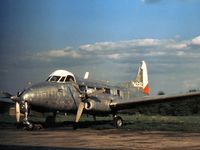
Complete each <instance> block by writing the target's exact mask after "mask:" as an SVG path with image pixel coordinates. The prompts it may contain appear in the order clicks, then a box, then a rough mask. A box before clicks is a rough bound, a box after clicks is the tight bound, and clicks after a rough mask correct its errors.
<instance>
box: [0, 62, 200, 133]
mask: <svg viewBox="0 0 200 150" xmlns="http://www.w3.org/2000/svg"><path fill="white" fill-rule="evenodd" d="M88 78H89V72H86V74H85V77H84V78H80V77H77V76H75V75H74V74H73V73H71V72H69V71H67V70H56V71H54V72H53V73H51V74H50V75H49V77H48V78H47V80H46V81H45V82H42V83H38V84H35V85H32V86H30V87H28V88H26V89H25V90H24V91H22V92H19V93H18V94H17V95H12V94H10V93H7V92H1V93H0V94H1V97H2V98H9V99H11V100H12V101H13V102H14V103H15V115H16V121H17V122H18V123H19V122H20V121H21V120H20V114H21V113H23V114H24V119H23V120H22V123H23V125H24V126H25V127H26V128H28V129H33V126H34V125H33V123H31V122H30V121H29V112H30V110H34V111H37V112H41V113H45V112H53V114H54V115H53V116H50V117H47V118H46V122H50V121H55V117H56V114H57V112H64V113H73V114H75V119H74V120H75V123H74V128H77V125H78V123H79V121H80V118H81V116H82V114H83V113H85V114H89V115H93V116H108V115H112V116H113V123H114V126H115V127H116V128H119V127H121V126H122V125H123V119H122V118H121V117H120V116H119V115H118V112H119V111H120V110H124V109H130V108H134V107H137V106H139V105H146V104H152V103H160V102H169V101H177V100H182V99H185V98H188V97H189V98H190V97H191V98H194V97H199V96H200V92H192V93H186V94H177V95H171V96H166V95H161V96H149V82H148V73H147V66H146V63H145V61H142V62H141V65H140V66H139V68H138V72H137V74H136V77H135V79H134V80H133V81H130V82H126V83H124V84H121V85H120V86H110V85H108V84H105V83H103V82H97V81H93V80H90V79H88Z"/></svg>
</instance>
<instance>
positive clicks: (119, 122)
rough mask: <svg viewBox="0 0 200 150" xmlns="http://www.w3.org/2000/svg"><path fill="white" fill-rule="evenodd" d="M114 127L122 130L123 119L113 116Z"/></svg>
mask: <svg viewBox="0 0 200 150" xmlns="http://www.w3.org/2000/svg"><path fill="white" fill-rule="evenodd" d="M113 125H114V126H115V128H121V127H122V125H123V119H122V117H120V116H117V115H113Z"/></svg>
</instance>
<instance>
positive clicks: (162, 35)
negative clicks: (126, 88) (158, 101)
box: [0, 0, 200, 94]
mask: <svg viewBox="0 0 200 150" xmlns="http://www.w3.org/2000/svg"><path fill="white" fill-rule="evenodd" d="M142 60H145V61H146V63H147V67H148V73H149V86H150V92H151V94H157V93H158V91H164V92H165V93H166V94H171V93H177V92H178V93H180V92H186V91H188V90H190V89H199V88H200V78H199V75H200V1H199V0H59V1H58V0H28V1H27V0H1V1H0V90H1V91H8V92H11V93H13V94H15V93H16V92H18V91H21V90H23V88H24V87H27V86H28V83H30V82H31V83H32V84H35V83H38V82H41V81H44V80H45V79H46V78H47V77H48V75H49V74H50V73H51V72H53V71H54V70H56V69H66V70H68V71H71V72H73V73H74V74H76V75H78V76H81V77H83V76H84V74H85V72H86V71H89V72H90V78H92V79H96V80H100V81H109V82H110V83H120V82H123V81H129V80H132V79H134V77H135V75H136V71H137V67H138V65H139V64H140V62H141V61H142Z"/></svg>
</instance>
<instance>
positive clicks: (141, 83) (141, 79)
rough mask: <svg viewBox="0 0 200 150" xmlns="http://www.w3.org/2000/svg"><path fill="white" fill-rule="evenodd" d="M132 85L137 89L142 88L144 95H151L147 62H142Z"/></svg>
mask: <svg viewBox="0 0 200 150" xmlns="http://www.w3.org/2000/svg"><path fill="white" fill-rule="evenodd" d="M132 84H133V86H134V87H136V88H139V89H140V88H141V89H142V90H143V93H144V94H147V95H148V94H149V81H148V72H147V66H146V63H145V61H142V62H141V65H140V66H139V68H138V72H137V75H136V78H135V80H133V81H132Z"/></svg>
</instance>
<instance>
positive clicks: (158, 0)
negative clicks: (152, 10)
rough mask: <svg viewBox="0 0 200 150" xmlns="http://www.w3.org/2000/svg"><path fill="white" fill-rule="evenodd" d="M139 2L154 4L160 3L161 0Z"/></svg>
mask: <svg viewBox="0 0 200 150" xmlns="http://www.w3.org/2000/svg"><path fill="white" fill-rule="evenodd" d="M141 1H142V2H143V3H145V4H154V3H158V2H160V1H161V0H141Z"/></svg>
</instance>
